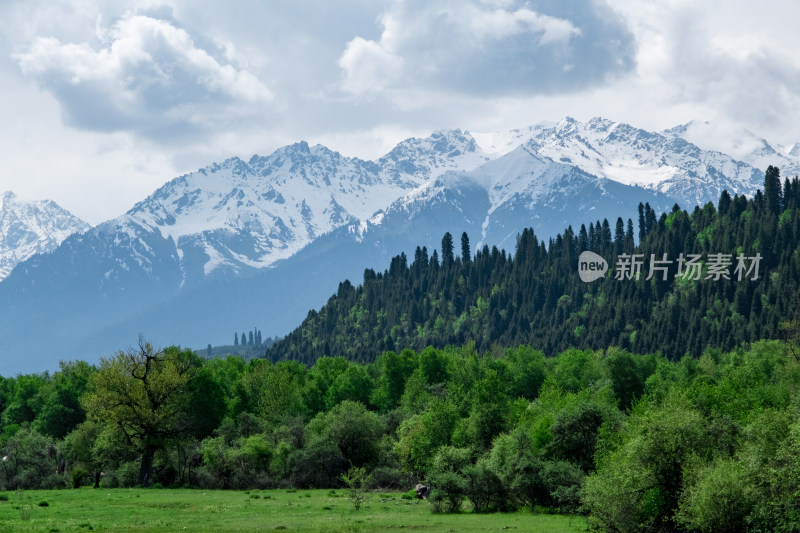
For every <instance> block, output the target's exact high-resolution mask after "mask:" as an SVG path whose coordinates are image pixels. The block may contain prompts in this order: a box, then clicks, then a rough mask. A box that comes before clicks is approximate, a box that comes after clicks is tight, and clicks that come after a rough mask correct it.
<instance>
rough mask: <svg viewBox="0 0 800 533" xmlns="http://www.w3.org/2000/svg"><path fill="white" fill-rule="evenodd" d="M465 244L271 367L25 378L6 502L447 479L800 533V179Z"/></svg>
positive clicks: (479, 505)
mask: <svg viewBox="0 0 800 533" xmlns="http://www.w3.org/2000/svg"><path fill="white" fill-rule="evenodd" d="M460 237H461V239H460V242H458V241H457V238H454V237H453V236H450V235H445V237H444V239H443V241H442V247H441V249H440V250H431V251H428V250H425V249H422V248H421V249H419V250H418V251H417V252H416V253H415V257H414V258H413V259H412V260H409V259H408V258H407V257H405V256H403V255H400V256H398V257H396V258H394V259H393V260H392V263H391V265H390V266H389V269H387V270H386V271H384V272H380V273H379V272H374V271H372V270H367V271H366V272H365V275H364V280H363V283H362V284H361V285H359V286H357V287H356V286H353V285H352V284H351V283H350V282H346V281H345V282H342V283H341V285H340V287H339V290H338V291H337V293H336V294H335V295H334V296H332V297H331V299H330V300H329V301H328V303H327V304H326V305H325V306H323V307H322V308H321V309H320V310H319V311H311V312H310V313H309V316H308V318H307V319H306V320H305V321H304V323H303V324H302V325H301V326H300V327H299V328H298V329H297V330H296V331H294V332H292V333H291V334H290V335H288V336H287V337H286V338H285V339H282V340H280V341H278V342H277V343H275V344H274V345H272V346H271V347H270V348H268V350H267V357H266V358H254V359H251V360H249V361H247V362H245V360H244V359H242V358H241V357H235V356H231V357H226V358H210V359H206V358H203V357H200V356H198V355H197V354H195V353H194V352H192V351H191V350H186V349H181V348H179V347H167V348H163V349H160V348H157V347H154V346H151V345H150V344H149V343H147V342H146V340H144V339H142V340H141V341H140V343H139V346H138V347H136V348H134V349H130V350H128V351H121V352H119V353H118V354H116V355H111V356H109V357H107V358H103V359H102V360H101V361H100V362H99V363H98V364H96V365H91V364H88V363H86V362H82V361H73V362H64V363H62V366H61V368H60V370H59V371H57V372H55V373H42V374H34V375H19V376H16V377H8V378H0V456H1V457H2V462H0V489H2V490H12V489H27V488H56V487H59V488H61V487H63V488H67V487H79V486H82V485H90V486H96V487H128V486H136V485H142V486H154V487H158V486H161V487H169V486H176V487H177V486H189V487H201V488H222V489H243V488H271V487H317V488H321V487H340V486H342V485H343V483H345V482H346V481H348V480H349V481H352V480H353V479H358V480H359V484H361V483H363V486H364V487H366V488H391V489H398V490H403V491H407V490H409V489H411V488H413V487H414V485H415V484H416V483H418V482H422V483H426V484H429V485H430V487H431V488H432V492H431V497H430V500H429V506H430V509H431V511H432V512H434V513H446V512H495V511H509V510H514V509H527V510H529V511H531V512H560V513H568V514H575V513H580V514H583V515H586V516H587V517H588V521H589V524H590V525H591V526H592V527H593V528H595V529H597V530H604V531H675V530H682V531H745V530H753V531H795V530H797V529H798V524H800V499H798V497H797V493H798V487H800V403H798V401H799V400H798V398H800V298H799V297H798V283H800V181H798V180H797V178H795V179H793V180H786V181H784V182H783V183H781V181H780V178H779V173H778V171H777V169H774V168H772V167H770V169H769V170H768V171H767V174H766V177H765V186H764V191H763V192H760V193H759V194H757V195H756V196H755V197H754V198H752V199H747V198H743V197H738V196H734V197H731V196H730V195H729V194H727V192H723V193H722V194H721V196H720V199H719V202H718V204H717V205H713V204H708V205H706V206H703V207H697V208H695V209H693V210H692V211H691V212H689V211H684V210H682V209H681V208H680V207H678V206H676V207H675V208H674V209H673V210H672V211H671V212H670V213H664V214H658V213H655V212H654V211H653V210H652V209H650V207H649V206H647V205H642V206H641V207H640V210H639V212H638V213H634V214H632V216H631V219H630V220H627V219H622V218H620V219H618V220H617V221H615V223H614V224H613V226H612V224H610V223H609V222H607V221H594V222H591V223H589V225H588V227H585V226H583V227H581V228H580V229H579V230H578V231H577V232H576V231H574V230H573V229H571V228H568V229H567V230H565V231H564V232H563V233H562V234H560V235H558V236H556V237H555V238H554V239H552V240H548V241H547V242H542V241H540V240H539V239H538V238H537V237H536V236H535V235H534V234H533V232H532V231H531V230H526V231H524V232H522V233H521V234H520V236H519V238H518V242H517V246H516V249H515V250H513V251H512V252H505V251H502V250H497V249H491V248H488V247H481V248H480V249H479V250H476V251H475V252H474V253H473V252H472V250H471V248H470V236H468V235H462V236H460ZM459 245H460V246H459ZM456 248H458V249H460V253H457V252H456ZM585 251H592V252H594V253H596V254H597V255H598V256H600V257H602V258H604V259H605V260H606V261H607V262H608V272H606V273H605V275H604V276H602V277H601V278H600V279H597V280H596V281H592V282H583V281H581V279H580V277H579V275H578V268H579V267H578V258H579V256H580V255H581V253H582V252H585ZM681 254H682V255H681ZM720 254H722V256H721V255H720ZM651 255H652V256H654V257H652V258H651ZM723 256H725V257H723ZM728 256H729V257H728ZM738 257H741V258H742V259H741V260H739V259H737V258H738ZM756 257H758V258H759V260H758V261H756V259H754V258H756ZM679 258H682V260H683V261H682V262H681V261H680V260H679ZM638 259H640V260H641V262H642V269H641V271H640V272H639V273H638V275H637V274H636V272H635V268H634V265H635V264H636V261H637V260H638ZM740 263H741V266H742V268H741V269H740V268H739V266H740ZM756 264H757V265H758V273H757V274H756V272H755V265H756ZM653 267H657V268H653ZM679 270H680V273H679ZM651 273H652V274H653V275H652V276H651V275H650V274H651ZM726 276H727V278H730V279H727V278H726ZM739 277H741V279H739ZM617 278H619V279H617ZM648 278H649V279H648ZM707 278H708V279H707ZM248 337H249V336H248ZM234 340H238V335H236V336H235V337H234ZM248 342H249V338H248Z"/></svg>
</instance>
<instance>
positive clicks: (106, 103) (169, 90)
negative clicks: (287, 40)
mask: <svg viewBox="0 0 800 533" xmlns="http://www.w3.org/2000/svg"><path fill="white" fill-rule="evenodd" d="M98 37H99V38H100V43H101V44H100V45H99V46H96V47H93V46H91V45H90V44H89V43H86V42H84V43H78V44H76V43H62V42H61V41H59V40H58V39H56V38H54V37H37V38H36V39H35V40H34V41H33V43H32V44H31V45H30V46H29V47H28V48H27V50H25V51H23V52H19V53H17V54H15V55H14V58H15V59H16V60H17V61H18V63H19V65H20V67H21V68H22V71H23V72H24V73H25V74H26V75H27V76H30V77H32V78H34V79H36V80H37V81H38V82H39V83H40V84H41V85H42V87H44V88H45V89H46V90H48V91H50V92H52V93H53V94H54V95H55V96H56V98H57V99H58V100H59V102H60V104H61V106H62V111H63V114H64V118H65V120H66V122H67V123H68V124H70V125H72V126H75V127H78V128H82V129H88V130H96V131H120V130H122V131H125V130H128V131H133V132H135V133H138V134H141V135H144V136H145V137H148V138H154V139H162V138H164V137H167V136H169V137H172V136H175V135H180V134H181V130H184V133H186V132H191V131H193V130H196V129H200V130H202V129H204V128H210V127H213V126H214V125H215V124H217V123H218V122H220V121H224V120H230V118H231V115H234V116H241V115H242V111H243V110H242V109H241V107H242V106H255V107H258V106H261V105H263V104H265V103H267V102H269V101H270V100H271V99H272V98H273V95H272V93H271V92H270V90H269V89H268V88H267V87H266V86H265V85H264V83H262V82H261V81H260V80H259V78H258V77H257V76H256V75H254V74H253V73H250V72H247V71H245V70H242V69H237V68H236V67H234V66H233V65H231V64H223V63H220V61H219V60H218V59H216V58H215V57H213V56H212V55H211V54H210V53H209V52H208V51H206V50H204V49H202V48H199V47H198V46H197V45H196V43H195V40H194V39H193V38H192V36H191V35H189V33H188V32H187V31H185V30H183V29H181V28H178V27H176V26H175V25H173V24H172V23H170V22H168V21H165V20H159V19H156V18H152V17H149V16H145V15H137V14H133V13H128V14H126V15H125V16H123V17H122V18H121V19H120V20H118V21H117V22H115V23H114V24H113V25H112V26H111V27H110V28H108V29H105V30H102V29H101V31H100V35H99V36H98Z"/></svg>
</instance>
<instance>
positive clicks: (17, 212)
mask: <svg viewBox="0 0 800 533" xmlns="http://www.w3.org/2000/svg"><path fill="white" fill-rule="evenodd" d="M89 228H90V226H89V224H87V223H86V222H84V221H83V220H81V219H79V218H78V217H76V216H74V215H73V214H71V213H69V212H68V211H67V210H65V209H63V208H61V207H60V206H59V205H58V204H56V203H55V202H53V201H51V200H38V201H35V202H25V201H22V200H20V199H19V198H18V197H17V195H16V194H15V193H14V192H12V191H6V192H4V193H3V195H2V197H0V280H3V279H4V278H6V277H7V276H8V275H9V274H10V273H11V271H12V270H13V269H14V267H15V266H16V265H17V264H18V263H21V262H22V261H25V260H26V259H28V258H30V257H31V256H33V255H34V254H37V253H46V252H51V251H53V250H54V249H55V248H57V247H58V246H59V245H60V244H61V243H62V242H63V241H64V239H66V238H67V237H69V236H70V235H72V234H73V233H78V232H83V231H86V230H88V229H89Z"/></svg>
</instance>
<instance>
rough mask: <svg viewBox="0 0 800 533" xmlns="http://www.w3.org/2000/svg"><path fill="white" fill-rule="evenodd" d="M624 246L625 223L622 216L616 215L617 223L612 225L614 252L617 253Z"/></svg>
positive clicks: (619, 252)
mask: <svg viewBox="0 0 800 533" xmlns="http://www.w3.org/2000/svg"><path fill="white" fill-rule="evenodd" d="M624 248H625V223H624V222H623V221H622V217H617V224H616V226H615V227H614V252H615V253H616V254H617V255H619V254H621V253H622V250H623V249H624Z"/></svg>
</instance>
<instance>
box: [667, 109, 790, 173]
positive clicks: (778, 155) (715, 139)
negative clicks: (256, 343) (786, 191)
mask: <svg viewBox="0 0 800 533" xmlns="http://www.w3.org/2000/svg"><path fill="white" fill-rule="evenodd" d="M663 133H664V134H665V135H668V136H673V137H680V138H682V139H685V140H686V141H688V142H691V143H694V144H696V145H697V146H700V147H701V148H703V149H705V150H714V149H715V150H719V151H723V152H725V153H728V154H730V155H732V156H733V157H734V158H736V159H738V160H740V161H744V162H745V163H748V164H749V165H751V166H753V167H755V168H757V169H759V170H761V171H762V172H763V171H766V170H767V167H769V166H770V165H772V166H776V167H778V168H780V170H781V174H782V175H783V176H785V177H793V176H797V175H798V174H800V142H796V143H792V144H789V145H788V146H783V145H781V144H771V143H770V142H769V141H767V140H766V139H764V138H763V137H760V136H758V135H756V134H755V133H753V132H751V131H749V130H746V129H737V130H734V131H731V130H730V129H729V128H727V127H725V126H722V125H717V124H712V123H710V122H706V121H697V120H693V121H691V122H687V123H686V124H681V125H679V126H675V127H674V128H670V129H668V130H665V131H664V132H663Z"/></svg>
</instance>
